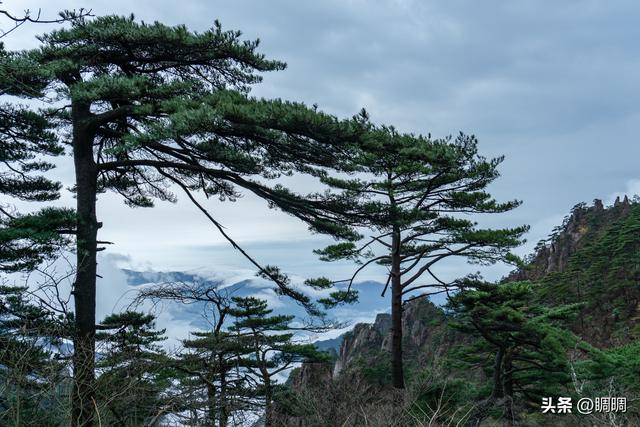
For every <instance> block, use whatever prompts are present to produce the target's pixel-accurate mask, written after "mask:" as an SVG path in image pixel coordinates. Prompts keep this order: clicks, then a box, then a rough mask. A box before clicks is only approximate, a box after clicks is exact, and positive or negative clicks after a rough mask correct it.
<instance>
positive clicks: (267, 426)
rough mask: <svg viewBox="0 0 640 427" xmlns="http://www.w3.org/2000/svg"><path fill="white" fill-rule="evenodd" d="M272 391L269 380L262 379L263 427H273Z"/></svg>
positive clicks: (267, 378) (266, 378)
mask: <svg viewBox="0 0 640 427" xmlns="http://www.w3.org/2000/svg"><path fill="white" fill-rule="evenodd" d="M272 401H273V390H272V387H271V380H270V378H269V377H268V376H265V377H264V427H273V405H272V403H273V402H272Z"/></svg>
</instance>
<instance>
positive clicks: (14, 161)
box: [0, 46, 73, 272]
mask: <svg viewBox="0 0 640 427" xmlns="http://www.w3.org/2000/svg"><path fill="white" fill-rule="evenodd" d="M9 57H10V55H9V54H8V53H6V52H5V51H4V49H3V48H2V47H1V46H0V58H2V60H7V59H8V58H9ZM18 84H19V85H20V86H21V87H22V88H23V90H25V91H27V90H31V91H38V90H39V89H41V86H42V84H41V83H40V82H38V81H24V82H20V81H13V80H11V79H10V77H9V76H7V75H6V74H5V73H0V88H1V90H2V92H6V91H10V90H11V87H12V86H16V85H18ZM62 150H63V148H62V146H61V145H60V144H59V143H58V140H57V137H56V135H55V133H54V132H53V123H52V122H51V121H50V120H48V119H47V118H46V117H43V116H41V115H39V114H37V113H35V112H33V111H30V110H29V109H28V108H27V107H26V106H13V105H10V104H6V103H3V104H1V105H0V194H2V195H4V196H7V197H11V198H13V199H16V200H23V201H29V202H49V201H52V200H55V199H57V198H58V197H59V190H60V183H57V182H53V181H51V180H49V179H47V178H46V177H45V176H44V175H43V174H44V173H46V172H48V171H49V170H51V168H53V164H51V163H50V162H48V161H46V160H45V159H43V157H47V156H57V155H59V154H61V153H62ZM72 226H73V216H72V214H71V212H70V211H68V210H63V209H54V208H45V209H42V210H40V211H38V212H35V213H31V214H26V215H25V214H20V213H18V212H15V209H12V208H11V206H10V205H8V204H7V205H5V204H3V205H0V272H15V271H28V270H32V269H33V268H35V267H36V266H37V265H38V264H39V263H40V262H42V261H43V259H45V258H47V257H50V256H52V255H53V254H54V253H55V252H56V251H57V250H58V249H59V247H60V246H61V245H63V244H64V243H65V242H66V241H65V239H64V237H63V235H62V234H60V232H61V231H65V230H67V231H69V228H70V227H72Z"/></svg>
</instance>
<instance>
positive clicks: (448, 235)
mask: <svg viewBox="0 0 640 427" xmlns="http://www.w3.org/2000/svg"><path fill="white" fill-rule="evenodd" d="M361 150H362V151H361V153H360V155H359V156H357V157H355V158H354V163H355V164H356V165H357V166H356V168H357V169H358V170H359V171H360V172H361V175H360V176H359V177H358V178H355V179H343V178H337V177H327V178H325V179H324V182H325V183H327V184H329V185H331V186H332V187H335V188H337V189H339V190H341V191H342V193H341V194H340V197H344V198H345V199H351V200H352V201H353V202H352V203H351V204H350V205H349V206H346V209H345V210H344V211H343V212H342V213H343V215H344V218H345V220H346V221H347V223H349V224H354V221H355V222H358V223H359V225H361V226H363V227H366V228H368V229H370V230H371V231H372V232H373V235H372V236H371V237H369V238H366V239H365V238H364V237H362V239H361V240H359V241H357V240H355V241H354V240H351V241H344V242H341V243H338V244H335V245H331V246H329V247H327V248H325V249H323V250H319V251H316V252H317V253H318V254H319V255H320V257H321V259H322V260H324V261H334V260H340V259H347V260H354V261H356V262H357V263H359V264H360V266H359V267H358V268H357V270H356V271H355V272H354V274H353V276H352V277H351V278H349V279H348V280H342V281H339V282H333V281H331V280H329V279H327V278H319V279H312V280H309V281H308V283H309V284H312V285H314V286H316V287H319V288H322V287H325V288H330V287H332V286H333V285H335V284H336V283H347V284H348V287H347V288H346V290H342V289H341V290H338V291H335V292H333V293H332V295H331V298H326V299H324V300H323V302H324V303H325V304H326V305H328V306H333V305H335V304H338V303H344V302H353V301H354V300H356V299H357V293H356V292H355V291H354V290H352V289H351V285H352V284H353V282H354V280H355V279H356V278H357V276H358V274H359V273H360V272H361V271H362V270H364V269H365V268H366V267H368V266H370V265H375V264H378V265H382V266H385V267H387V268H388V271H389V274H388V277H387V281H386V285H385V287H384V290H383V291H382V296H384V295H385V293H386V291H387V288H388V287H389V285H390V286H391V315H392V343H391V347H392V350H391V351H392V378H393V385H394V387H396V388H404V373H403V365H402V307H403V304H404V303H405V302H407V301H410V300H412V299H415V298H419V297H424V296H426V295H433V294H439V293H448V292H449V290H451V289H455V287H456V284H457V278H453V279H449V278H445V277H441V275H440V274H438V270H437V268H438V266H439V265H440V264H442V263H443V261H445V260H447V259H451V258H462V259H466V260H468V261H469V262H472V263H478V264H491V263H495V262H498V261H514V260H515V257H514V256H512V255H511V254H510V253H509V249H511V248H513V247H515V246H518V245H519V244H520V243H521V236H522V234H523V233H524V232H526V230H527V227H517V228H513V229H498V230H493V229H485V228H478V227H477V224H476V223H475V222H473V221H472V220H470V219H468V218H466V217H465V216H463V215H464V214H493V213H500V212H506V211H509V210H511V209H513V208H515V207H516V206H518V204H519V203H518V202H515V201H513V202H507V203H498V202H496V201H495V200H494V199H492V198H491V196H490V195H489V194H488V193H487V192H486V191H485V189H486V187H487V186H488V185H489V184H490V183H491V182H493V181H494V180H495V179H496V178H497V177H498V171H497V167H498V165H499V164H500V163H501V161H502V158H501V157H500V158H496V159H491V160H487V159H485V158H484V157H482V156H480V155H478V150H477V140H476V138H475V137H473V136H465V135H462V134H461V135H460V136H459V137H458V138H457V139H456V140H455V141H452V140H451V139H450V138H446V139H443V140H440V139H439V140H433V139H431V138H430V137H423V136H414V135H407V134H400V133H398V132H397V131H396V130H395V129H393V128H387V127H381V128H377V129H372V130H371V131H370V132H369V134H368V137H367V139H366V140H365V141H364V142H363V143H362V145H361ZM332 197H335V196H327V199H329V200H331V199H332Z"/></svg>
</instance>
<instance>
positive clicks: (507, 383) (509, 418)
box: [503, 348, 515, 427]
mask: <svg viewBox="0 0 640 427" xmlns="http://www.w3.org/2000/svg"><path fill="white" fill-rule="evenodd" d="M503 365H504V374H503V375H504V396H505V397H506V399H505V418H506V425H507V426H508V427H511V426H513V425H514V421H515V420H514V413H513V351H512V349H510V348H508V349H507V351H506V352H505V354H504V361H503Z"/></svg>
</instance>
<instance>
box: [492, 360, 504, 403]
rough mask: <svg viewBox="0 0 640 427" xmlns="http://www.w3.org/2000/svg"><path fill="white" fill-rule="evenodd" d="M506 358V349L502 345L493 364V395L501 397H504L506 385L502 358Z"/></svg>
mask: <svg viewBox="0 0 640 427" xmlns="http://www.w3.org/2000/svg"><path fill="white" fill-rule="evenodd" d="M503 358H504V349H503V348H502V347H500V348H499V349H498V352H497V353H496V360H495V363H494V364H493V391H492V393H491V397H492V398H494V399H500V398H502V397H504V387H503V386H502V359H503Z"/></svg>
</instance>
